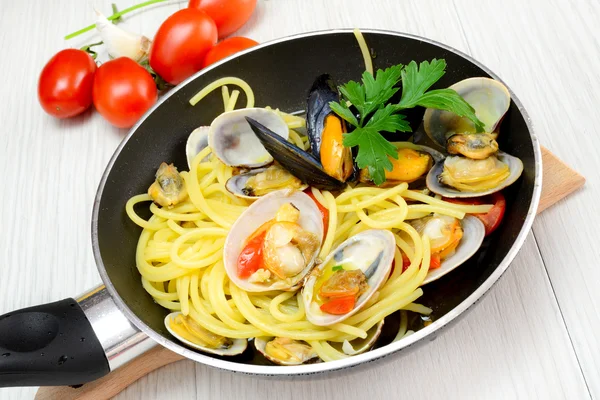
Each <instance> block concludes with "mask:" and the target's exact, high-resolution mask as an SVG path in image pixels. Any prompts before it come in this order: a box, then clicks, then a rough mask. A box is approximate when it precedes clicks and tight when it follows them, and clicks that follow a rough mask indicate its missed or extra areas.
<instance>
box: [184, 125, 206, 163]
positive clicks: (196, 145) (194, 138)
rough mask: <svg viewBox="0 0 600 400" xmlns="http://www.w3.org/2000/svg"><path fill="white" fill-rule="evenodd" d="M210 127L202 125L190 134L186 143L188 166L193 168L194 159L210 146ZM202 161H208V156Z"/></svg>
mask: <svg viewBox="0 0 600 400" xmlns="http://www.w3.org/2000/svg"><path fill="white" fill-rule="evenodd" d="M209 130H210V127H208V126H200V127H198V128H196V129H194V130H193V131H192V133H190V136H188V140H187V143H186V145H185V156H186V158H187V163H188V167H189V168H190V169H191V168H192V161H194V158H195V157H196V156H197V155H198V153H200V152H201V151H202V150H204V149H205V148H206V147H208V131H209ZM201 161H208V160H207V158H205V159H204V160H201Z"/></svg>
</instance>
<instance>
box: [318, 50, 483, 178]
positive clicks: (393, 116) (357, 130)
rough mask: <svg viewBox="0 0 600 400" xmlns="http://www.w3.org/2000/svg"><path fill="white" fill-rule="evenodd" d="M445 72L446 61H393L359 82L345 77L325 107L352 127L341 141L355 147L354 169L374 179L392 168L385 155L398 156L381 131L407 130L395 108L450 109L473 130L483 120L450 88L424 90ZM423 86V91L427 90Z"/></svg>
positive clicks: (381, 176) (366, 75) (366, 74)
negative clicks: (337, 98)
mask: <svg viewBox="0 0 600 400" xmlns="http://www.w3.org/2000/svg"><path fill="white" fill-rule="evenodd" d="M445 73H446V61H445V60H437V59H433V60H431V62H428V61H423V62H422V63H421V64H419V65H418V66H417V63H416V62H414V61H411V62H410V63H409V64H408V65H406V66H404V65H402V64H398V65H394V66H392V67H389V68H387V69H385V70H381V69H380V70H378V71H377V73H376V74H375V76H373V75H371V74H370V73H369V72H366V71H365V72H364V73H363V75H362V84H361V83H359V82H355V81H350V82H348V83H346V84H345V85H342V86H341V87H340V92H341V93H342V98H341V99H340V102H339V103H336V102H331V103H330V106H331V109H332V110H333V111H334V112H335V113H336V114H338V115H339V116H340V117H341V118H343V119H344V120H346V121H347V122H348V123H349V124H350V125H352V126H353V127H354V130H353V131H352V132H350V133H348V134H346V135H345V136H344V146H346V147H355V146H358V154H357V156H356V163H357V164H358V167H359V168H361V169H362V168H368V170H369V175H370V177H371V179H373V182H375V184H377V185H380V184H382V183H383V182H385V170H388V171H391V170H392V168H393V165H392V162H391V161H390V159H389V157H393V158H395V159H397V158H398V151H397V149H396V147H395V146H394V145H392V144H391V143H390V142H388V141H387V140H386V139H385V138H384V137H383V136H382V135H381V132H391V133H394V132H411V131H412V129H411V127H410V125H409V123H408V122H407V121H406V120H405V116H404V115H403V114H400V111H402V110H404V109H408V108H413V107H416V106H422V107H428V108H435V109H439V110H445V111H450V112H453V113H454V114H456V115H459V116H461V117H466V118H468V119H469V120H471V121H472V122H473V123H474V124H475V127H476V128H477V131H478V132H480V131H482V130H483V126H484V124H483V123H482V122H481V121H480V120H479V119H478V118H477V116H476V115H475V110H474V109H473V107H471V106H470V105H469V103H467V102H466V101H465V100H464V99H463V98H462V97H461V96H460V95H459V94H458V93H457V92H456V91H454V90H452V89H435V90H429V88H430V87H431V86H433V84H435V83H436V82H437V81H438V80H439V79H440V78H441V77H442V76H443V75H444V74H445ZM400 82H402V95H401V98H400V102H399V103H398V104H392V103H388V102H389V100H390V99H391V98H392V96H394V94H396V93H397V92H398V91H399V90H400V87H399V86H398V84H399V83H400ZM428 90H429V91H428ZM348 102H350V103H351V105H353V106H354V108H356V110H357V111H358V114H359V116H358V118H357V116H356V115H354V114H353V112H352V111H351V110H350V108H349V104H348Z"/></svg>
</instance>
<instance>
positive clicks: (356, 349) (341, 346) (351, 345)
mask: <svg viewBox="0 0 600 400" xmlns="http://www.w3.org/2000/svg"><path fill="white" fill-rule="evenodd" d="M383 323H384V320H383V319H382V320H381V321H379V322H378V323H377V324H376V325H375V326H373V327H372V328H371V329H369V330H368V331H367V337H366V338H364V339H361V338H357V339H354V340H350V341H348V340H345V341H344V342H343V343H337V342H334V343H331V346H332V347H333V348H334V349H336V350H337V351H341V352H342V353H344V354H346V355H348V356H355V355H357V354H362V353H364V352H365V351H369V350H370V349H371V348H372V347H373V346H374V345H375V342H377V339H379V336H380V335H381V331H382V330H383Z"/></svg>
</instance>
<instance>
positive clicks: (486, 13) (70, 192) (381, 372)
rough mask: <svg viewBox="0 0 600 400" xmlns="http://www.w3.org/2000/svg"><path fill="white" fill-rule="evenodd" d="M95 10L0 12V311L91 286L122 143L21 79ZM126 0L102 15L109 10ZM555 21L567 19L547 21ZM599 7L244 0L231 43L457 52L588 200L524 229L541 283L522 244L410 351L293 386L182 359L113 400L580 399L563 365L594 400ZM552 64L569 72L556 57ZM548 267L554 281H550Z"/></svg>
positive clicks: (575, 1)
mask: <svg viewBox="0 0 600 400" xmlns="http://www.w3.org/2000/svg"><path fill="white" fill-rule="evenodd" d="M110 3H111V1H109V0H102V1H101V0H97V1H79V0H47V1H44V2H38V1H35V0H22V1H18V2H7V3H6V4H3V7H2V10H0V54H2V57H0V71H3V75H4V76H5V77H6V79H5V82H4V84H3V88H2V92H3V93H4V94H5V96H4V101H3V102H2V104H1V105H0V121H2V122H3V126H2V128H1V129H0V136H1V139H2V146H0V168H2V171H4V175H3V184H4V188H5V190H4V191H3V193H4V194H5V197H4V202H3V205H4V209H5V210H7V211H8V212H6V213H5V214H4V216H3V224H2V229H1V230H0V242H1V243H2V245H1V246H0V257H1V259H2V260H3V261H4V265H3V267H2V269H1V270H0V271H1V274H0V293H2V297H1V301H0V313H4V312H6V311H9V310H12V309H15V308H21V307H25V306H28V305H32V304H36V303H41V302H47V301H51V300H56V299H59V298H63V297H66V296H72V295H76V294H77V293H79V292H82V291H84V290H86V289H88V288H90V287H92V286H93V285H95V284H97V283H98V282H99V277H98V275H97V272H96V268H95V265H94V262H93V257H92V252H91V244H90V237H89V231H90V226H89V220H90V216H91V209H92V202H93V199H94V195H95V191H96V186H97V183H98V182H99V179H100V177H101V175H102V172H103V170H104V167H105V164H106V162H107V161H108V159H109V158H110V155H111V154H112V152H113V150H114V149H115V148H116V146H117V145H118V142H119V141H120V140H121V138H122V137H123V134H124V133H125V132H124V131H119V130H116V129H114V128H112V127H110V126H109V125H108V124H107V123H106V122H105V121H103V120H102V118H101V117H100V116H99V115H98V114H96V113H86V114H85V115H83V116H82V117H79V118H76V119H74V120H70V121H56V120H54V119H52V118H50V117H48V116H46V115H44V114H43V112H42V111H41V109H40V107H39V105H38V103H37V99H36V83H37V77H38V74H39V71H40V70H41V68H42V66H43V65H44V63H45V62H46V61H47V59H48V58H50V57H51V56H52V55H53V54H54V53H55V52H56V51H58V50H59V49H61V48H63V47H65V46H66V45H70V46H80V45H82V44H84V43H86V42H89V39H91V37H92V36H91V35H88V36H85V37H82V38H81V39H77V40H75V41H74V42H72V43H71V42H70V43H68V44H66V43H65V42H64V41H63V40H62V36H61V35H62V34H65V33H68V32H71V31H74V30H77V29H79V28H81V27H83V26H85V25H86V24H87V23H89V22H90V21H91V20H92V12H91V9H92V6H95V7H98V8H99V9H102V10H104V11H105V12H106V13H108V12H109V9H110ZM134 3H136V1H134V0H125V1H119V3H118V4H119V7H121V8H125V7H127V6H130V5H132V4H134ZM366 4H369V5H368V6H366ZM181 6H184V2H177V3H169V4H167V5H160V6H153V7H151V9H150V10H147V11H141V12H137V13H136V15H135V16H133V17H131V18H126V20H127V23H128V24H129V26H130V28H131V29H132V30H141V31H142V32H144V33H145V34H147V35H148V36H152V34H153V32H154V31H155V30H156V28H157V27H158V26H159V24H160V22H161V21H162V20H163V19H164V18H165V16H166V15H168V14H170V13H171V12H173V11H174V10H176V9H178V8H179V7H181ZM565 9H566V10H569V12H568V13H564V12H561V10H565ZM512 10H516V11H515V12H514V15H512V12H513V11H512ZM599 10H600V5H599V4H598V2H587V1H579V0H572V1H569V2H567V1H562V2H548V1H540V0H536V1H532V2H528V3H527V4H525V5H520V2H519V4H517V2H516V1H514V4H513V2H510V1H509V2H507V1H491V0H480V1H463V0H456V1H455V2H454V3H452V2H440V1H435V0H402V1H398V0H373V1H370V2H365V1H362V0H346V1H344V0H329V1H324V0H322V1H319V0H259V5H258V8H257V12H256V13H255V15H254V16H253V17H252V19H251V21H250V23H249V24H248V25H247V26H245V27H244V28H243V29H242V30H241V31H240V34H241V35H247V36H250V37H252V38H254V39H256V40H258V41H266V40H270V39H273V38H277V37H281V36H285V35H289V34H293V33H300V32H304V31H310V30H317V29H326V28H338V27H354V26H359V27H364V28H381V29H391V30H398V31H404V32H409V33H413V34H419V35H423V36H426V37H429V38H432V39H435V40H438V41H441V42H444V43H446V44H448V45H451V46H454V47H456V48H458V49H459V50H462V51H465V52H467V53H469V52H471V53H472V55H474V56H475V57H476V58H477V59H479V60H480V61H482V62H484V63H485V64H486V65H488V66H489V67H490V68H491V69H492V70H494V71H495V72H497V73H499V74H500V76H502V77H503V78H504V79H506V80H507V82H508V84H509V85H510V86H511V88H512V89H514V90H515V92H516V93H517V94H518V96H519V97H520V98H521V100H523V102H524V103H525V106H526V107H527V109H528V110H529V113H530V115H531V117H532V119H533V121H534V125H535V126H536V128H537V133H538V135H539V136H540V138H541V141H542V143H544V144H546V145H547V146H548V147H549V148H550V149H551V150H552V151H555V152H556V153H557V154H558V155H559V157H560V158H561V159H563V160H565V161H567V162H568V163H569V164H570V165H572V166H573V167H575V169H576V170H578V171H580V172H582V173H583V175H584V176H587V177H588V178H589V182H588V188H586V189H584V190H582V191H579V192H578V193H576V194H574V196H573V200H570V201H568V202H565V203H564V204H562V205H559V206H558V207H555V208H554V209H551V210H548V211H547V212H546V215H545V216H542V217H541V218H540V220H538V222H537V223H536V226H535V234H536V237H537V243H538V244H539V246H540V248H541V249H542V251H543V254H542V255H543V256H544V259H545V261H546V264H547V266H548V271H546V269H545V267H544V263H543V261H542V257H540V254H539V252H538V247H537V246H536V241H535V240H534V239H533V238H531V237H530V238H529V239H528V241H527V242H526V244H525V246H524V248H523V250H522V251H521V252H520V254H519V256H518V257H517V259H516V261H515V263H514V265H513V266H512V267H511V268H510V269H509V271H508V272H507V274H506V276H505V277H504V278H503V279H502V280H501V281H500V282H499V283H498V285H496V286H495V287H494V288H493V289H492V290H491V291H490V293H489V295H488V296H487V297H486V298H485V299H484V300H483V301H482V302H481V304H480V305H479V306H478V307H476V308H475V309H474V310H473V311H472V312H471V313H469V315H467V316H466V318H465V319H464V320H463V321H462V322H461V323H459V324H458V325H456V326H455V327H454V328H453V329H452V330H450V331H449V332H448V333H446V334H445V335H443V336H441V337H440V338H438V339H437V340H436V341H434V342H433V343H431V344H430V345H429V346H427V347H425V348H422V349H420V350H419V351H416V352H413V353H410V354H408V355H407V356H405V357H397V358H395V359H392V360H391V361H389V362H386V363H384V364H377V365H373V366H372V367H367V368H362V369H355V370H350V371H346V372H342V373H337V374H331V375H320V376H316V377H311V378H310V379H304V380H275V379H265V378H256V377H248V376H242V375H239V374H231V373H227V372H222V371H217V370H214V369H211V368H208V367H205V366H202V365H199V364H194V363H191V362H189V361H183V362H179V363H175V364H173V365H170V366H168V367H166V368H163V369H161V370H158V371H156V372H153V373H151V374H150V375H148V376H146V377H144V378H142V379H141V380H140V381H138V382H136V383H135V384H134V385H132V386H130V387H129V388H128V389H126V390H125V391H124V392H123V393H121V394H120V395H119V396H117V398H118V399H162V398H197V399H205V398H210V399H217V398H224V399H225V398H235V397H237V398H252V399H261V400H263V399H271V398H273V399H275V398H276V399H282V398H310V397H313V398H322V397H327V398H330V399H338V398H339V399H342V398H343V399H352V398H362V399H364V398H365V397H368V398H390V397H394V398H396V397H398V396H399V395H402V396H410V397H419V398H435V399H439V398H445V399H446V398H450V399H454V398H456V399H463V398H503V399H504V398H524V399H530V398H543V399H561V398H577V399H580V398H584V399H585V398H589V394H588V389H587V386H586V382H585V381H584V376H583V374H582V373H581V369H580V365H579V363H578V360H579V361H580V362H581V368H582V369H583V371H584V372H585V375H586V378H587V384H588V385H589V386H590V389H592V390H593V391H594V393H595V397H597V398H598V397H600V392H598V388H597V386H598V379H597V371H598V365H597V363H598V361H597V360H598V359H600V357H599V354H598V341H597V340H596V335H594V334H593V332H597V331H598V327H600V323H599V318H600V317H599V313H598V300H599V299H598V294H597V293H598V290H597V289H596V290H594V289H595V288H597V287H598V283H600V272H598V269H597V268H595V263H594V261H595V258H596V257H593V256H595V255H597V251H596V250H593V249H594V248H595V246H594V243H593V242H592V240H593V237H594V235H593V234H592V233H591V231H590V230H587V231H585V227H586V226H594V225H596V226H597V225H598V224H597V223H596V224H590V223H589V222H590V221H589V220H588V218H589V215H587V214H588V213H589V212H590V211H591V210H593V209H594V204H593V203H592V201H593V199H594V197H595V198H598V196H593V194H597V193H596V192H595V191H596V190H597V189H596V188H595V187H594V184H595V183H597V180H598V178H597V171H598V167H600V165H599V161H598V160H597V159H596V158H595V157H594V145H598V144H600V138H599V136H598V135H594V133H595V132H596V130H597V128H596V127H597V126H598V122H599V118H598V113H599V111H598V108H597V106H595V105H597V104H599V102H598V100H599V99H598V96H599V95H598V94H597V93H598V89H600V87H599V85H598V80H597V78H596V75H595V74H596V73H597V71H596V70H595V69H593V68H592V66H593V65H598V64H599V63H598V57H600V55H599V52H598V43H599V40H598V38H597V30H596V32H593V30H592V28H591V27H592V23H593V22H594V21H597V17H598V12H599ZM568 57H571V59H573V61H572V62H567V61H565V60H568V59H569V58H568ZM299 62H301V56H299ZM556 99H560V101H557V100H556ZM558 107H560V108H558ZM594 122H596V123H594ZM574 142H576V143H575V144H574ZM596 186H597V185H596ZM596 218H597V217H596ZM574 221H575V222H577V223H574ZM586 222H587V225H586ZM586 232H587V234H586ZM566 233H568V234H569V235H570V236H565V234H566ZM573 253H576V254H573ZM592 260H594V261H592ZM563 266H567V267H569V274H564V273H561V272H562V267H563ZM548 276H549V277H550V280H549V279H548ZM554 291H556V295H557V296H558V300H559V302H558V303H557V301H556V297H555V295H554ZM584 305H585V306H584ZM561 311H562V313H561ZM563 318H564V321H566V326H565V323H564V321H563ZM572 342H573V343H572ZM573 346H574V347H575V349H576V350H577V353H575V352H574V351H573ZM415 377H417V378H418V377H422V378H421V379H417V378H415ZM432 379H435V381H432ZM594 380H595V384H594V382H592V381H594ZM34 393H35V389H32V388H25V389H19V388H12V389H0V398H26V399H27V398H33V396H34Z"/></svg>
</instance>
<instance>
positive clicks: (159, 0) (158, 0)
mask: <svg viewBox="0 0 600 400" xmlns="http://www.w3.org/2000/svg"><path fill="white" fill-rule="evenodd" d="M164 1H167V0H149V1H146V2H144V3H140V4H137V5H135V6H131V7H129V8H126V9H124V10H123V11H119V12H117V13H114V14H113V15H111V16H110V17H108V20H109V21H113V20H115V19H118V18H120V17H121V15H125V14H128V13H130V12H132V11H135V10H138V9H140V8H142V7H146V6H149V5H152V4H156V3H162V2H164ZM95 27H96V24H92V25H90V26H86V27H85V28H83V29H80V30H78V31H77V32H73V33H70V34H68V35H67V36H65V40H69V39H72V38H74V37H76V36H79V35H81V34H82V33H85V32H89V31H91V30H92V29H94V28H95Z"/></svg>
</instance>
